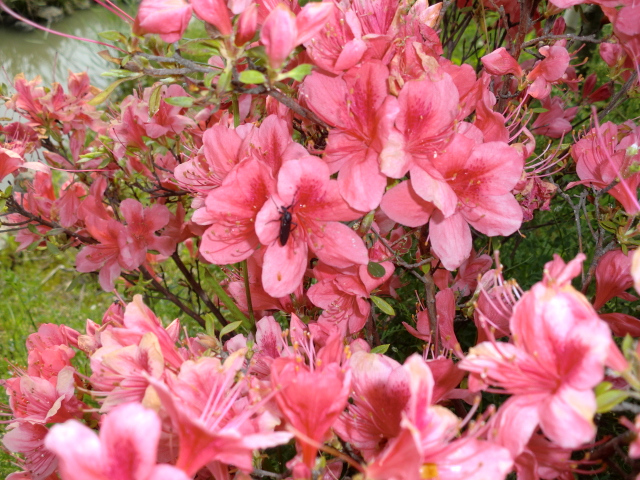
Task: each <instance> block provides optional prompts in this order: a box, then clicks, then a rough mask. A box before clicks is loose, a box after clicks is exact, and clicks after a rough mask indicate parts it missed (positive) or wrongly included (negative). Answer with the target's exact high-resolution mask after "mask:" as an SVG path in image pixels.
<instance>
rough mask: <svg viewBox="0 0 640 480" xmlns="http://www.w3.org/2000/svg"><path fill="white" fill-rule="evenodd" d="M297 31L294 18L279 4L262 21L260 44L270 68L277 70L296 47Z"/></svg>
mask: <svg viewBox="0 0 640 480" xmlns="http://www.w3.org/2000/svg"><path fill="white" fill-rule="evenodd" d="M297 37H298V29H297V27H296V16H295V15H294V14H293V12H292V11H291V10H289V8H288V7H287V6H286V5H284V4H283V3H280V4H278V5H277V6H276V8H274V9H273V10H272V11H271V13H270V14H269V16H268V17H267V18H266V20H265V21H264V25H263V26H262V31H261V32H260V43H262V45H264V48H265V51H266V53H267V56H268V57H269V64H270V65H271V68H273V69H278V68H280V67H281V66H282V62H284V61H285V60H286V58H287V57H288V56H289V54H290V53H291V52H292V51H293V49H294V48H295V47H296V45H297V43H296V39H297Z"/></svg>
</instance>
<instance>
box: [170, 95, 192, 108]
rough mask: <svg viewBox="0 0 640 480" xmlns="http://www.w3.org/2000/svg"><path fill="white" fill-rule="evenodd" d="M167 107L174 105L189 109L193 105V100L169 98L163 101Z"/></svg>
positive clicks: (189, 98)
mask: <svg viewBox="0 0 640 480" xmlns="http://www.w3.org/2000/svg"><path fill="white" fill-rule="evenodd" d="M164 101H165V102H167V103H168V104H169V105H174V106H176V107H185V108H189V107H190V106H191V105H193V102H194V98H193V97H169V98H165V99H164Z"/></svg>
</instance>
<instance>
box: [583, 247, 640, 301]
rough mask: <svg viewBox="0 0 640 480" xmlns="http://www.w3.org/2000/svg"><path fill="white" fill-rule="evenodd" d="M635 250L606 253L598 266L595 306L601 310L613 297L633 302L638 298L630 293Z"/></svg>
mask: <svg viewBox="0 0 640 480" xmlns="http://www.w3.org/2000/svg"><path fill="white" fill-rule="evenodd" d="M634 252H635V251H631V252H628V253H627V254H625V253H624V252H623V251H622V250H620V249H618V250H612V251H610V252H607V253H605V254H604V255H603V256H602V258H600V261H599V262H598V266H597V267H596V296H595V299H594V300H593V308H594V309H595V310H600V309H601V308H602V307H603V306H604V305H605V304H606V303H607V302H608V301H609V300H611V299H612V298H613V297H620V298H622V299H623V300H628V301H630V302H633V301H635V300H637V298H636V297H635V296H633V295H631V294H629V293H626V292H627V290H628V289H630V288H631V287H632V286H633V278H632V277H631V258H632V256H633V253H634Z"/></svg>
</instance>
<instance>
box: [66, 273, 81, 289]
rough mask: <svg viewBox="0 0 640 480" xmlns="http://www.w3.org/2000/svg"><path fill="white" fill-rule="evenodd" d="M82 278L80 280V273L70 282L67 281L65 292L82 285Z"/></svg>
mask: <svg viewBox="0 0 640 480" xmlns="http://www.w3.org/2000/svg"><path fill="white" fill-rule="evenodd" d="M82 283H84V282H83V280H82V275H77V276H76V277H74V278H73V280H71V283H69V286H68V287H67V292H70V291H71V290H73V289H75V288H77V287H78V286H80V285H82Z"/></svg>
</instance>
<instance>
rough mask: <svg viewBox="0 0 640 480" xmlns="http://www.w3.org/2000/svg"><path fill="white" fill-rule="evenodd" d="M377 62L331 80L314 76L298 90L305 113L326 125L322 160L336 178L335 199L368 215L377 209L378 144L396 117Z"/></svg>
mask: <svg viewBox="0 0 640 480" xmlns="http://www.w3.org/2000/svg"><path fill="white" fill-rule="evenodd" d="M388 76H389V71H388V69H387V67H385V66H384V65H383V64H382V63H381V62H377V61H369V62H366V63H364V64H363V65H362V66H361V67H358V68H352V69H350V70H349V72H348V73H345V74H344V75H342V76H340V77H336V78H331V77H328V76H325V75H322V74H319V73H317V72H314V73H312V74H311V75H309V76H308V77H307V78H306V79H305V81H304V84H303V87H302V92H303V93H302V95H303V96H304V98H305V99H306V102H307V104H308V105H309V108H311V110H313V111H314V112H315V113H316V114H317V115H318V116H319V117H320V118H321V119H323V120H324V121H325V122H327V123H328V124H329V125H332V126H334V127H335V128H334V129H331V130H330V132H329V138H328V140H327V148H326V149H325V152H324V160H325V161H326V162H327V163H328V164H329V168H330V173H331V174H333V173H336V172H339V173H338V185H339V186H340V194H341V195H342V196H343V197H344V199H345V200H346V201H347V203H348V204H349V205H350V206H351V207H352V208H354V209H357V210H361V211H369V210H373V209H375V208H376V207H377V206H378V204H379V203H380V199H381V198H382V194H383V193H384V189H385V187H386V186H387V178H386V176H385V175H383V174H382V172H381V171H380V164H379V155H380V152H381V151H382V148H383V144H382V139H383V137H384V135H386V132H387V131H388V130H389V129H390V128H391V126H392V124H393V120H394V118H395V116H396V114H397V112H398V107H397V100H396V99H395V97H393V96H391V95H389V93H388V89H387V84H386V81H385V79H386V78H387V77H388Z"/></svg>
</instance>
